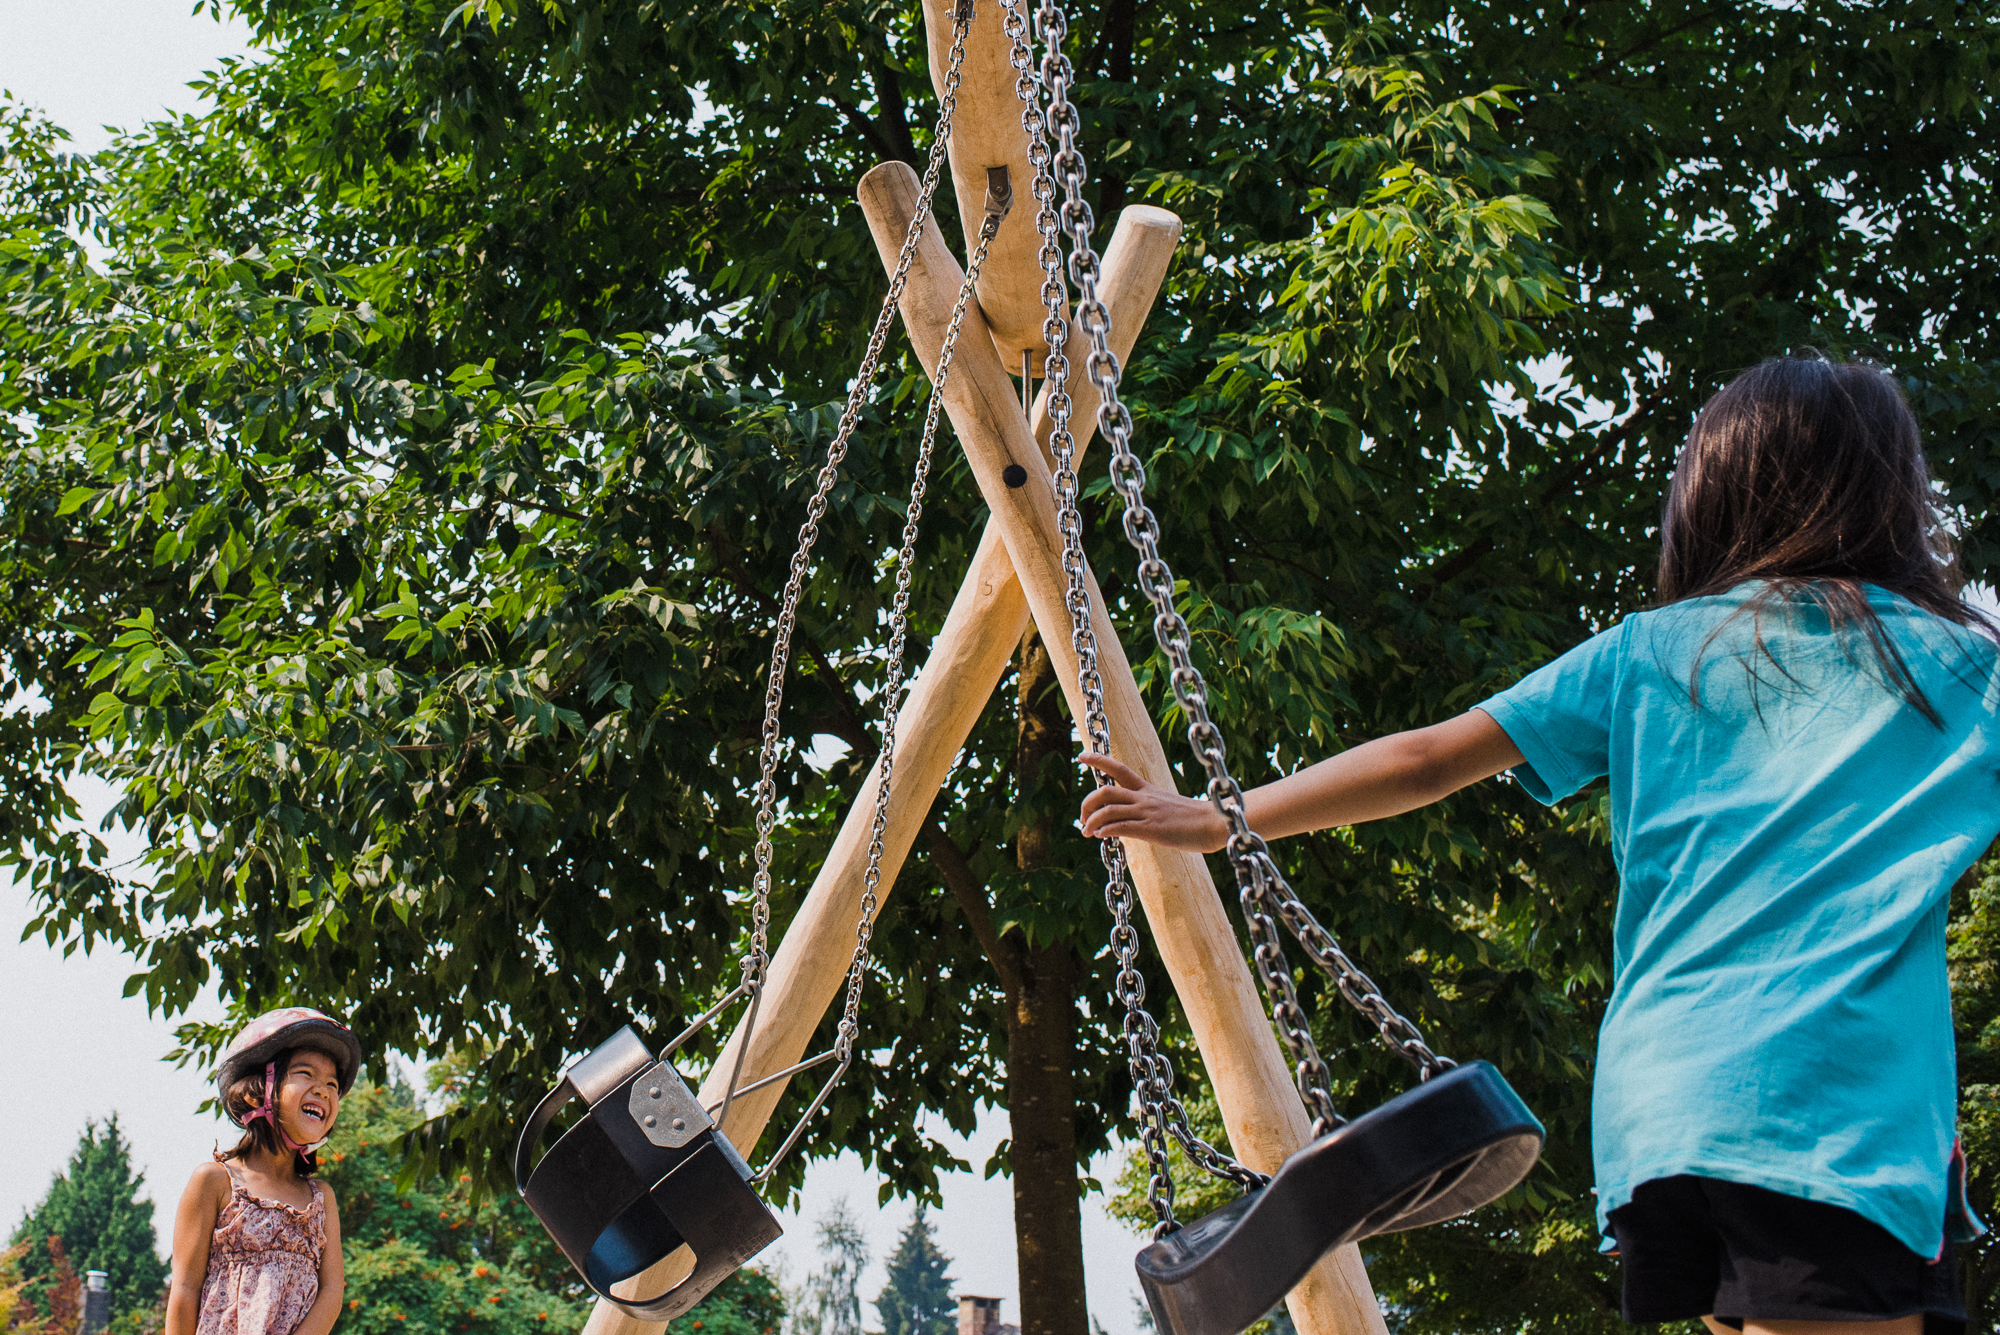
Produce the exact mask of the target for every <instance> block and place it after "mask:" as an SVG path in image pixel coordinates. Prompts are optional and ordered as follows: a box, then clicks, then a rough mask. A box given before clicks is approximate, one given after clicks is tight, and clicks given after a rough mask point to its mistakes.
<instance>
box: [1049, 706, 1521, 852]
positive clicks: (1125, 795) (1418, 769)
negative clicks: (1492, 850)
mask: <svg viewBox="0 0 2000 1335" xmlns="http://www.w3.org/2000/svg"><path fill="white" fill-rule="evenodd" d="M1521 760H1522V756H1521V751H1520V748H1519V747H1517V746H1515V745H1514V743H1513V740H1512V739H1511V738H1509V737H1508V736H1507V734H1506V733H1505V732H1504V731H1502V730H1501V727H1500V725H1499V724H1498V723H1495V722H1494V721H1493V716H1492V715H1491V714H1488V713H1487V712H1486V711H1485V710H1483V709H1474V710H1469V711H1468V712H1466V713H1463V714H1460V715H1459V716H1458V717H1457V718H1455V719H1451V720H1449V721H1447V722H1444V723H1439V724H1436V725H1435V726H1433V727H1429V728H1415V729H1412V730H1411V731H1409V732H1399V733H1396V734H1394V735H1393V736H1389V737H1378V738H1376V739H1375V740H1374V741H1372V742H1365V743H1363V744H1362V745H1360V746H1357V747H1354V748H1352V749H1350V750H1347V751H1343V752H1341V753H1340V754H1339V755H1337V756H1334V757H1333V758H1332V759H1330V760H1322V761H1320V762H1319V763H1318V764H1317V765H1313V766H1310V767H1308V768H1306V769H1302V770H1300V771H1299V772H1298V773H1296V774H1290V775H1287V776H1286V777H1284V778H1282V779H1279V780H1278V781H1277V782H1275V783H1267V784H1265V785H1264V786H1263V787H1262V788H1252V789H1251V790H1250V791H1249V792H1247V793H1245V794H1244V804H1245V808H1246V811H1247V814H1248V815H1249V817H1250V828H1251V829H1253V830H1255V831H1256V832H1257V833H1258V834H1261V835H1263V836H1264V837H1265V838H1266V839H1280V838H1283V837H1284V836H1285V835H1288V834H1303V833H1304V832H1305V831H1307V830H1324V829H1326V828H1327V827H1329V826H1333V825H1358V824H1359V823H1361V822H1362V821H1365V820H1380V819H1381V818H1382V817H1384V816H1396V815H1400V814H1402V813H1403V812H1405V811H1410V810H1413V809H1415V808H1417V807H1420V806H1424V805H1426V804H1428V803H1431V802H1435V801H1437V800H1438V799H1439V798H1441V797H1446V796H1449V795H1450V794H1452V793H1455V792H1457V791H1458V790H1459V789H1461V788H1463V787H1465V786H1466V785H1467V784H1469V783H1477V782H1479V780H1481V779H1490V778H1492V777H1493V776H1494V775H1495V774H1498V773H1499V772H1500V771H1502V770H1505V769H1512V768H1513V767H1514V766H1516V765H1518V764H1520V763H1521ZM1083 763H1084V764H1086V765H1088V766H1090V767H1091V768H1092V769H1095V770H1100V771H1102V772H1103V773H1105V774H1108V775H1110V776H1111V777H1112V779H1113V780H1115V781H1116V782H1117V784H1118V786H1117V787H1116V788H1099V789H1097V790H1096V791H1095V792H1093V793H1091V794H1090V796H1088V797H1086V798H1084V799H1083V832H1084V833H1085V834H1087V835H1090V836H1092V837H1093V838H1097V839H1103V838H1108V837H1110V836H1113V835H1116V836H1117V837H1118V838H1120V839H1138V840H1142V841H1143V842H1145V843H1149V844H1165V845H1167V846H1168V847H1171V848H1188V849H1193V850H1195V851H1196V852H1199V853H1213V852H1215V851H1216V850H1217V849H1219V848H1221V847H1222V845H1223V842H1224V840H1225V839H1226V838H1227V837H1228V834H1229V828H1228V826H1227V825H1226V824H1224V822H1223V819H1222V817H1221V816H1220V815H1218V814H1217V812H1216V810H1215V808H1214V807H1213V806H1211V805H1210V804H1209V803H1208V801H1207V800H1206V799H1205V798H1199V797H1182V796H1181V795H1180V794H1179V793H1176V792H1174V791H1172V790H1171V789H1167V788H1156V787H1154V786H1153V785H1152V784H1149V783H1147V782H1146V781H1145V780H1144V779H1141V778H1140V777H1139V776H1138V775H1137V774H1135V773H1133V771H1132V770H1130V769H1129V768H1127V767H1126V766H1124V765H1121V764H1119V763H1118V762H1117V761H1115V760H1112V759H1111V758H1109V757H1108V756H1097V755H1086V756H1084V757H1083Z"/></svg>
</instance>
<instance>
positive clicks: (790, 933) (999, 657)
mask: <svg viewBox="0 0 2000 1335" xmlns="http://www.w3.org/2000/svg"><path fill="white" fill-rule="evenodd" d="M933 230H935V229H933ZM1180 231H1181V226H1180V220H1179V219H1178V218H1176V217H1174V215H1173V214H1171V213H1168V212H1167V211H1166V210H1164V209H1157V208H1151V207H1148V206H1145V205H1135V206H1134V207H1132V208H1129V209H1126V210H1125V212H1124V213H1123V214H1122V215H1121V217H1120V219H1119V224H1118V228H1117V231H1116V232H1115V233H1114V234H1113V236H1112V238H1111V244H1110V245H1109V246H1108V247H1107V248H1106V249H1105V254H1104V276H1103V278H1102V279H1101V280H1100V282H1099V291H1100V292H1101V293H1102V294H1103V297H1104V301H1105V305H1106V306H1107V307H1108V308H1109V309H1110V311H1111V316H1112V320H1113V321H1114V324H1113V331H1114V334H1113V336H1114V339H1115V340H1116V344H1115V348H1116V351H1117V352H1118V354H1119V356H1121V357H1123V356H1126V355H1128V354H1129V353H1130V352H1131V349H1132V344H1133V342H1134V341H1135V339H1136V337H1137V333H1138V330H1139V329H1140V328H1141V327H1142V326H1143V325H1144V324H1145V321H1146V315H1147V312H1148V311H1149V310H1150V309H1151V307H1152V304H1153V298H1154V296H1155V295H1156V294H1157V293H1158V291H1159V288H1160V284H1161V283H1162V282H1163V281H1164V280H1165V278H1166V273H1167V266H1168V264H1169V263H1170V262H1171V261H1172V259H1173V252H1174V246H1175V244H1176V243H1177V242H1178V241H1179V239H1180ZM1087 350H1088V346H1087V344H1086V343H1085V341H1084V339H1083V338H1082V336H1081V335H1080V334H1075V333H1073V334H1072V336H1071V341H1070V347H1069V349H1068V351H1069V356H1070V361H1071V363H1072V365H1074V366H1076V367H1079V368H1080V367H1081V366H1082V365H1083V358H1084V355H1085V353H1086V352H1087ZM935 355H936V341H935V340H933V341H932V344H931V356H930V358H929V360H928V361H927V363H926V364H927V365H934V364H935ZM1074 379H1076V380H1078V381H1080V382H1081V383H1078V384H1075V385H1073V386H1072V389H1071V394H1072V396H1073V398H1074V399H1075V418H1074V421H1073V423H1072V428H1071V430H1072V434H1073V435H1074V436H1075V439H1076V450H1077V453H1078V455H1079V456H1080V455H1081V454H1082V452H1083V450H1084V447H1085V446H1086V445H1088V444H1089V442H1090V439H1091V435H1092V431H1093V427H1094V424H1095V422H1096V420H1097V396H1096V392H1095V391H1094V390H1093V389H1092V388H1091V387H1090V384H1089V382H1088V381H1087V380H1082V379H1081V377H1080V376H1079V377H1074ZM1019 411H1020V410H1019V408H1018V406H1017V407H1016V409H1015V412H1016V414H1017V415H1018V414H1019ZM1035 422H1036V427H1037V439H1038V440H1040V441H1041V442H1042V444H1043V448H1044V449H1046V444H1047V439H1048V429H1049V422H1048V413H1047V405H1046V402H1038V403H1037V404H1036V407H1035ZM1028 621H1029V618H1028V603H1027V599H1026V598H1025V597H1024V596H1023V595H1022V593H1021V585H1020V581H1019V580H1018V579H1016V578H1015V575H1014V567H1013V563H1012V562H1011V561H1010V560H1009V558H1008V555H1007V548H1006V546H1005V544H1004V543H1002V541H1001V539H1000V531H999V529H998V528H997V527H996V526H995V525H993V524H991V523H989V524H988V525H987V527H986V532H985V534H984V536H983V537H982V538H981V540H980V544H979V548H978V551H977V553H976V554H975V555H974V556H973V558H972V564H971V567H970V568H969V569H968V571H967V572H966V576H965V580H964V582H963V583H962V584H961V585H960V586H959V590H958V596H957V597H956V598H955V599H954V600H953V602H952V606H951V611H950V614H949V615H948V616H947V617H946V618H945V624H944V627H943V629H941V630H940V631H939V633H938V636H937V638H936V639H935V640H934V641H933V642H932V645H931V653H930V657H929V659H928V660H926V662H925V663H924V665H923V667H922V669H921V670H920V671H919V672H918V674H917V676H916V679H915V681H914V682H913V683H912V685H911V688H910V694H909V696H908V698H907V699H906V700H905V701H904V704H903V708H902V711H901V716H900V723H899V726H898V728H897V752H896V782H895V788H894V791H893V792H892V793H891V794H890V801H889V822H888V828H887V830H886V831H885V832H884V836H883V841H882V863H881V867H882V884H881V891H880V894H881V896H882V898H883V899H884V901H885V910H886V900H887V897H888V893H889V891H890V890H891V889H892V888H893V887H894V886H895V883H896V874H897V872H898V871H899V870H900V869H901V868H902V865H903V861H904V859H905V858H906V857H907V856H908V855H909V850H910V847H911V845H912V843H913V842H914V841H915V839H916V836H917V834H918V832H919V830H920V829H921V828H922V826H923V822H924V818H925V816H926V815H927V814H928V813H929V811H930V808H931V804H932V802H933V801H935V799H936V797H937V793H938V789H939V788H940V787H941V786H942V785H943V783H944V780H945V777H946V775H947V774H948V773H949V772H950V769H951V764H952V762H953V760H955V759H956V758H957V755H958V752H959V748H960V747H962V746H963V745H964V744H965V739H966V737H967V736H969V735H970V734H971V732H972V728H973V725H974V724H976V723H977V722H978V720H979V716H980V714H981V713H982V712H984V710H985V708H986V705H987V702H988V701H989V700H990V699H991V698H992V695H993V692H994V690H995V689H996V688H997V687H998V686H999V684H1000V681H1001V678H1003V677H1004V676H1005V675H1006V672H1007V666H1008V664H1009V662H1010V661H1011V660H1012V658H1013V654H1014V649H1015V647H1016V646H1017V645H1018V644H1019V642H1020V639H1021V636H1022V634H1023V633H1024V632H1026V630H1027V629H1028ZM1063 640H1064V643H1067V642H1068V635H1067V634H1066V633H1065V634H1064V636H1063ZM875 784H876V781H875V779H874V777H873V776H871V777H870V778H869V780H868V781H867V783H865V784H864V785H863V786H862V789H861V791H860V792H859V793H858V794H857V795H856V796H855V799H854V803H853V805H852V806H851V807H849V808H848V812H847V816H846V819H845V820H844V821H843V822H842V825H841V829H840V833H839V835H838V836H837V837H836V838H835V840H834V843H833V847H832V848H831V849H830V850H829V851H828V853H827V857H826V861H825V862H824V863H823V864H821V867H820V871H819V874H818V876H817V877H816V878H815V879H814V881H813V885H812V889H811V890H810V891H809V892H808V893H807V895H806V897H805V900H804V902H803V903H802V904H801V905H800V907H799V911H798V913H797V915H796V916H795V917H794V918H793V919H792V922H791V924H790V926H789V927H788V928H787V929H786V931H785V935H784V938H783V940H781V941H780V942H779V944H778V949H777V952H776V954H775V956H774V957H773V959H772V961H771V965H770V969H769V972H768V974H767V982H766V985H765V994H764V1002H763V1005H762V1007H761V1008H760V1011H759V1016H758V1023H757V1028H756V1032H755V1034H754V1036H753V1037H752V1039H751V1046H750V1051H749V1054H748V1056H747V1057H746V1059H745V1061H744V1067H743V1071H744V1077H745V1080H746V1082H748V1081H750V1080H754V1079H756V1078H757V1077H758V1076H760V1075H762V1074H764V1073H765V1072H769V1071H778V1070H783V1069H784V1068H785V1067H787V1066H790V1065H791V1064H792V1063H794V1062H796V1061H798V1060H799V1059H800V1058H802V1057H803V1056H804V1055H805V1051H806V1046H807V1044H808V1043H810V1042H811V1041H812V1037H813V1034H814V1032H815V1031H816V1030H817V1029H818V1027H819V1023H820V1020H821V1018H822V1017H823V1016H824V1015H825V1014H826V1010H827V1007H828V1006H829V1005H831V1004H832V1003H833V1000H834V998H835V997H836V996H838V995H839V991H840V985H841V979H842V977H843V976H844V975H845V973H846V969H847V963H848V959H849V958H850V955H851V952H852V950H853V946H854V925H855V915H856V913H857V912H858V911H859V907H860V902H861V875H862V872H863V870H864V869H865V868H866V865H867V854H868V835H869V829H870V826H871V825H872V823H873V815H874V809H875ZM742 1041H743V1033H742V1031H741V1029H739V1030H738V1031H737V1032H736V1033H735V1035H733V1036H732V1037H731V1039H730V1041H729V1044H728V1046H727V1047H726V1048H725V1049H724V1050H723V1053H722V1056H721V1058H720V1059H719V1060H717V1062H716V1063H715V1065H714V1066H713V1067H712V1068H711V1074H710V1077H709V1078H708V1079H707V1080H706V1081H704V1083H703V1085H702V1089H701V1095H700V1097H701V1099H702V1102H703V1103H705V1104H712V1103H713V1102H715V1101H716V1100H717V1099H719V1098H721V1097H722V1082H723V1080H725V1079H726V1073H727V1072H728V1071H729V1070H730V1068H731V1066H732V1065H733V1064H734V1062H735V1057H736V1050H737V1048H738V1046H740V1044H741V1043H742ZM813 1074H816V1073H809V1074H808V1075H806V1076H805V1077H803V1078H804V1079H807V1080H810V1079H812V1078H813ZM783 1092H784V1089H783V1087H782V1086H772V1087H771V1088H769V1089H766V1090H759V1091H758V1092H756V1093H754V1094H750V1095H746V1096H745V1097H743V1098H740V1099H738V1100H736V1102H735V1103H734V1104H733V1105H732V1106H731V1107H730V1110H729V1118H728V1121H727V1122H726V1123H725V1125H724V1127H723V1130H724V1131H725V1132H726V1133H727V1134H728V1136H729V1138H730V1140H731V1141H733V1142H734V1143H735V1144H736V1146H737V1147H738V1148H739V1149H740V1150H741V1151H742V1152H743V1154H744V1155H745V1157H746V1158H753V1159H754V1155H753V1154H752V1151H753V1150H754V1149H755V1148H756V1145H757V1141H758V1140H759V1138H760V1137H761V1136H762V1135H763V1133H764V1129H765V1126H766V1124H767V1123H768V1122H769V1121H770V1118H771V1114H772V1112H773V1110H774V1109H775V1108H776V1106H777V1103H778V1100H779V1098H780V1097H781V1096H782V1094H783ZM686 1273H687V1262H686V1259H685V1258H681V1259H679V1260H678V1261H677V1260H676V1258H672V1257H670V1258H668V1260H667V1261H666V1262H663V1263H662V1264H661V1265H660V1266H658V1267H656V1268H655V1269H654V1270H652V1271H649V1272H647V1273H646V1274H644V1275H642V1276H640V1277H638V1278H637V1279H635V1280H633V1281H631V1283H630V1286H629V1287H627V1286H623V1285H621V1286H620V1288H619V1292H621V1293H630V1294H634V1295H637V1294H652V1293H656V1292H659V1291H660V1290H662V1289H664V1288H666V1287H667V1286H668V1285H670V1284H672V1283H674V1282H675V1281H676V1280H678V1279H679V1278H680V1277H681V1276H682V1275H684V1274H686ZM660 1329H662V1327H661V1326H660V1325H659V1323H656V1322H646V1321H639V1320H636V1319H634V1318H632V1317H630V1316H628V1315H626V1314H625V1313H624V1312H622V1311H620V1310H619V1309H618V1308H616V1307H614V1306H612V1305H611V1304H609V1303H605V1302H599V1303H598V1304H597V1305H596V1307H595V1308H594V1309H593V1310H592V1312H591V1314H590V1320H589V1323H588V1324H587V1325H586V1326H585V1327H584V1331H585V1335H654V1333H655V1332H657V1331H659V1330H660Z"/></svg>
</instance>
